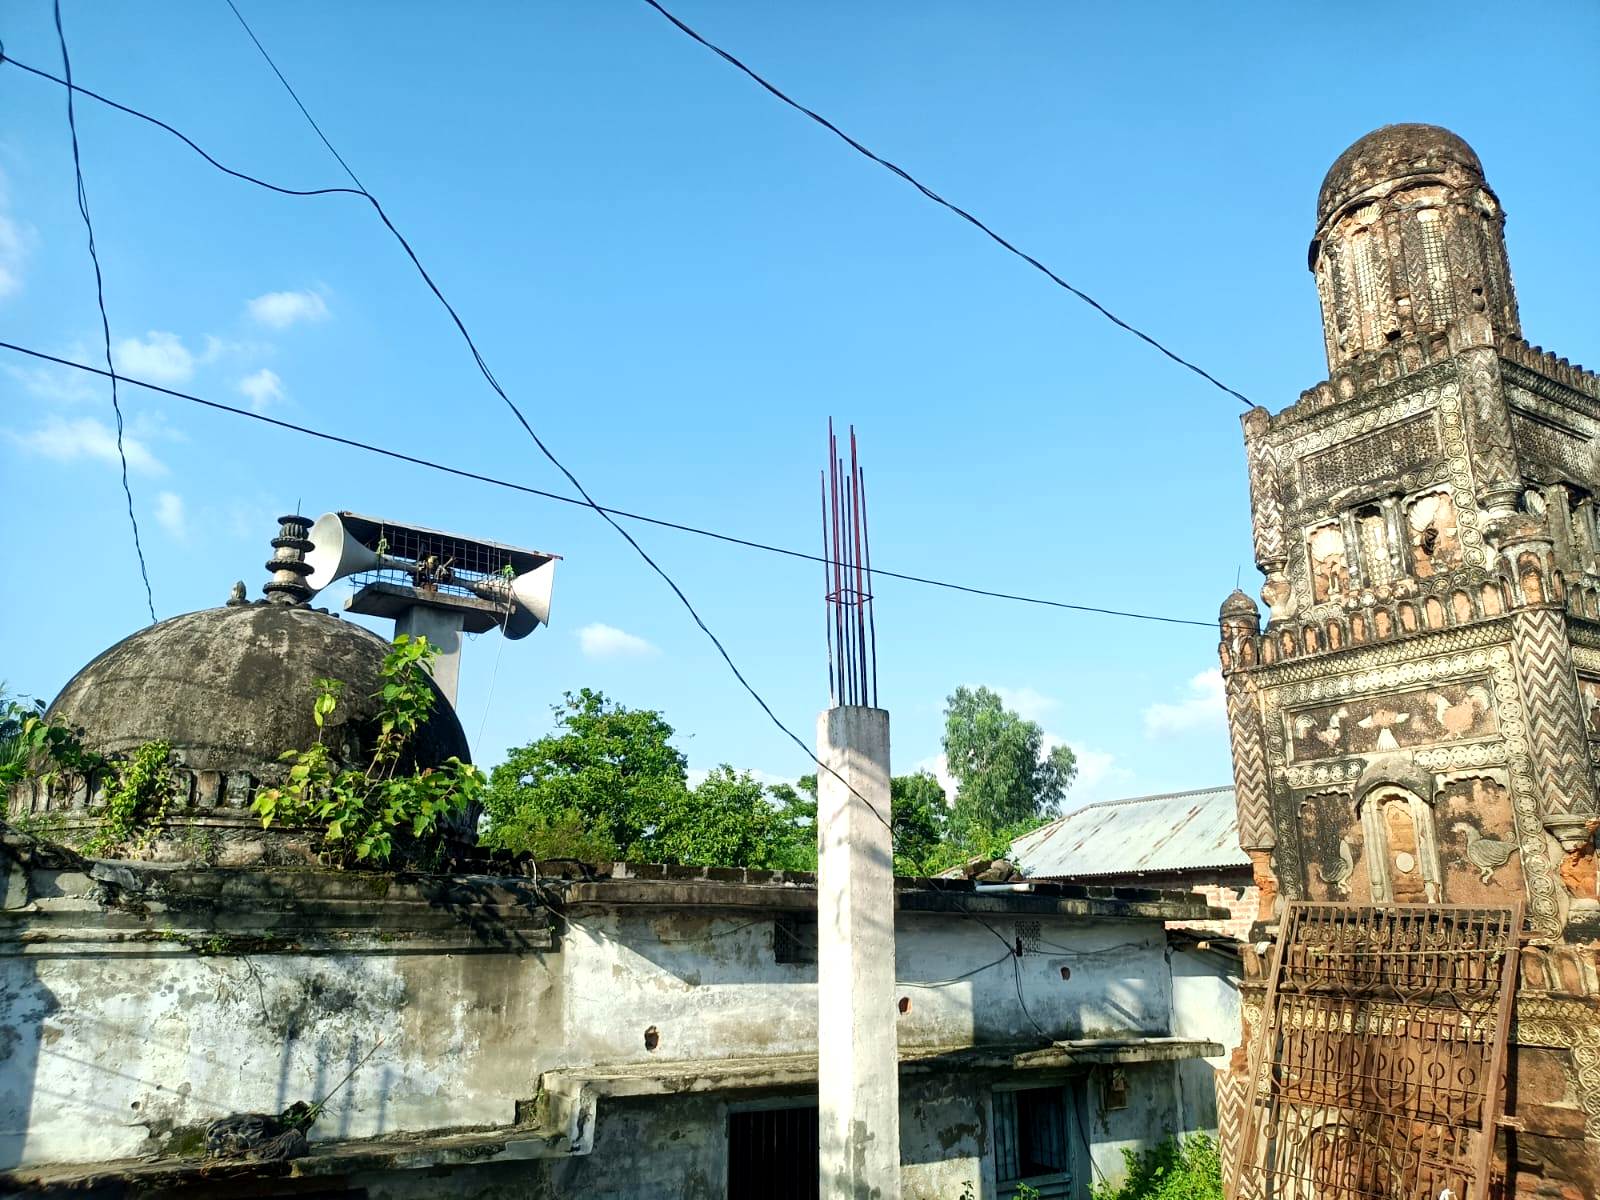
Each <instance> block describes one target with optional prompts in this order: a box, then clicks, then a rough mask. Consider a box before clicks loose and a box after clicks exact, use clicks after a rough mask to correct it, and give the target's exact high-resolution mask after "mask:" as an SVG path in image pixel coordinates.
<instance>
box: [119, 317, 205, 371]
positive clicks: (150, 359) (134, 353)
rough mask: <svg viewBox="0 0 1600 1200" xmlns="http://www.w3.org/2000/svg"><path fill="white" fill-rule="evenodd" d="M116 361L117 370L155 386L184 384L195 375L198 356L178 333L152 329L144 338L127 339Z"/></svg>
mask: <svg viewBox="0 0 1600 1200" xmlns="http://www.w3.org/2000/svg"><path fill="white" fill-rule="evenodd" d="M113 360H114V361H115V362H116V364H117V370H118V371H122V372H125V373H127V374H129V375H132V376H133V377H134V378H135V379H144V380H148V381H149V382H151V383H184V382H185V381H187V380H188V379H190V378H192V377H193V375H194V362H195V359H194V355H193V354H191V353H190V352H189V348H188V347H187V346H185V345H184V344H183V339H182V338H180V337H179V336H178V335H177V334H175V333H166V332H163V331H162V330H159V329H152V330H151V331H150V332H149V333H147V334H145V336H144V337H143V338H142V339H140V338H123V339H122V340H121V341H120V342H118V343H117V349H116V354H115V355H114V356H113Z"/></svg>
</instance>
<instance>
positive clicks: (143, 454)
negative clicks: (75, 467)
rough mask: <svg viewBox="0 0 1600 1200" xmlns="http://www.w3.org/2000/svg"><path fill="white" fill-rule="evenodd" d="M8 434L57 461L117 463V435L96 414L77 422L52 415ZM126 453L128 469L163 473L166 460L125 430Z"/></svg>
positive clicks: (17, 442) (124, 445)
mask: <svg viewBox="0 0 1600 1200" xmlns="http://www.w3.org/2000/svg"><path fill="white" fill-rule="evenodd" d="M7 436H8V437H9V438H10V439H11V440H12V441H13V442H15V443H16V444H17V445H19V446H21V447H22V448H23V449H24V450H27V451H29V452H31V453H33V454H37V455H39V456H40V457H41V458H48V459H51V460H53V461H55V462H76V461H78V460H79V459H84V458H89V459H98V460H99V461H101V462H106V463H117V462H118V459H117V435H116V433H115V432H113V430H112V429H111V427H110V426H108V425H105V424H102V423H101V422H99V421H97V420H95V419H94V418H93V417H80V418H78V419H77V420H74V421H67V420H63V419H62V418H60V417H52V418H51V419H50V420H48V421H46V422H45V423H44V424H43V425H41V426H39V428H37V429H35V430H33V431H32V432H30V433H10V432H8V433H7ZM122 448H123V452H124V453H125V454H126V455H127V458H128V469H129V470H131V471H142V472H144V473H145V474H146V475H164V474H166V471H167V468H166V465H165V464H164V463H162V462H161V461H160V460H159V459H157V458H156V456H155V455H153V454H151V453H150V450H149V448H148V447H146V446H145V444H144V443H143V442H141V441H140V440H139V439H138V438H136V437H135V436H133V434H131V433H127V432H124V434H123V437H122Z"/></svg>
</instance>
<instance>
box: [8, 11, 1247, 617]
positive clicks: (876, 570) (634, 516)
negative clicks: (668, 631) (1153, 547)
mask: <svg viewBox="0 0 1600 1200" xmlns="http://www.w3.org/2000/svg"><path fill="white" fill-rule="evenodd" d="M5 63H10V64H11V65H12V66H14V67H18V68H20V69H21V70H23V71H26V72H28V73H29V74H31V75H36V76H38V77H39V78H41V79H45V80H48V81H50V82H51V83H56V84H60V85H63V86H66V81H65V80H63V79H61V78H59V77H57V76H55V75H52V74H50V73H49V72H48V71H41V70H39V69H38V68H37V67H33V66H30V65H28V64H27V63H24V62H22V61H20V60H19V59H16V58H13V57H10V56H8V55H7V54H6V53H5V44H4V43H3V42H0V65H3V64H5ZM71 87H72V90H73V91H75V92H77V93H78V94H79V95H83V96H88V97H89V98H90V99H93V100H97V101H99V102H100V103H102V104H105V105H107V106H109V107H111V108H114V109H116V110H117V111H119V112H122V113H126V114H127V115H129V116H132V117H137V118H138V119H139V120H141V121H146V122H148V123H149V124H152V125H154V126H156V127H157V128H159V129H162V130H164V131H165V132H167V133H170V134H171V135H172V136H174V137H176V138H177V139H178V140H179V141H181V142H183V143H184V144H185V145H186V146H188V147H189V148H190V149H191V150H193V151H194V152H195V153H196V154H198V155H199V156H200V157H201V158H203V159H205V161H206V162H208V163H209V164H211V166H213V167H215V168H216V169H217V170H219V171H221V172H222V173H223V174H225V175H230V176H232V177H233V178H235V179H239V180H242V181H244V182H246V183H251V184H255V185H256V186H257V187H262V188H266V189H267V190H268V191H273V192H277V193H279V194H281V195H285V196H341V195H342V196H357V197H360V198H361V199H363V200H365V201H367V202H368V203H369V204H371V205H372V206H373V207H374V209H376V210H377V212H378V216H379V218H380V219H381V220H382V221H383V223H384V224H385V226H387V227H388V229H389V231H390V232H391V233H393V234H394V236H395V238H396V239H397V240H398V241H399V242H400V244H401V246H402V248H403V249H404V250H405V251H406V253H407V255H408V257H410V258H411V260H412V262H413V263H415V264H416V265H417V267H418V269H419V270H420V269H421V264H420V263H417V260H416V255H415V254H414V253H413V252H412V251H411V248H410V245H409V244H408V243H407V242H406V241H405V239H404V238H403V237H401V236H400V233H399V231H398V230H396V229H395V227H394V225H393V224H392V223H391V222H390V221H389V219H388V216H387V214H385V213H384V212H383V210H382V208H381V206H380V205H379V204H378V202H377V200H376V199H374V198H373V197H372V196H371V195H370V194H369V193H367V192H365V191H358V190H357V189H355V188H347V187H331V188H291V187H285V186H283V185H281V184H276V183H270V182H268V181H267V180H264V179H261V178H258V177H257V176H254V175H251V174H249V173H248V172H245V171H238V170H235V169H234V168H232V167H228V166H224V165H223V164H222V163H220V162H218V161H217V159H215V158H213V157H212V156H211V155H210V154H209V153H207V152H206V151H205V150H204V149H202V148H201V147H200V146H199V145H198V144H196V143H195V142H194V141H193V140H192V139H191V138H189V137H188V136H187V135H186V134H184V133H182V132H181V131H179V130H177V129H175V128H173V127H172V126H171V125H168V124H167V123H166V122H165V121H162V120H160V119H159V118H157V117H153V116H150V115H149V114H148V113H143V112H140V111H139V110H138V109H135V108H130V107H128V106H127V105H125V104H120V103H118V102H117V101H115V100H112V99H109V98H108V97H106V96H102V95H100V94H99V93H98V92H93V91H90V90H89V89H88V88H85V87H82V86H81V85H79V84H72V85H71ZM425 277H426V275H425ZM429 284H430V286H431V284H432V281H431V280H429ZM434 291H435V294H436V295H437V294H438V293H437V289H434ZM12 349H21V348H20V347H12ZM22 352H23V353H33V352H32V351H26V350H23V351H22ZM43 357H48V356H43ZM56 361H60V362H63V363H64V365H67V366H77V367H81V366H82V364H80V363H72V362H67V361H66V360H56ZM122 379H123V382H132V381H131V380H129V379H127V377H126V376H123V377H122ZM141 386H144V387H152V386H153V385H150V384H143V385H141ZM155 390H158V391H159V390H163V389H159V388H157V389H155ZM171 394H174V395H181V393H171ZM183 398H185V399H194V397H183ZM214 407H219V408H223V409H225V410H226V411H229V412H240V413H241V415H244V416H258V415H259V414H256V413H250V412H241V410H238V409H233V408H229V407H228V406H227V405H215V406H214ZM280 424H281V422H280ZM286 427H287V428H293V429H299V430H300V432H305V433H310V434H312V436H316V437H327V436H331V435H324V434H320V433H317V432H316V431H314V430H307V429H304V428H303V427H298V426H292V425H289V426H286ZM336 440H344V439H336ZM345 444H346V445H351V446H357V447H359V448H362V449H368V450H375V451H376V452H377V453H390V452H388V451H384V450H379V449H377V448H376V447H371V446H364V445H362V444H361V443H356V442H350V441H347V440H346V441H345ZM400 457H404V456H400ZM409 461H413V462H418V463H420V464H421V465H424V466H431V465H433V464H430V463H426V462H422V460H418V459H410V460H409ZM453 473H455V474H460V475H467V476H469V477H471V478H476V479H479V480H482V481H483V482H500V481H495V480H490V479H488V478H487V477H485V476H481V475H475V474H473V473H471V472H462V471H456V472H453ZM506 486H517V485H510V484H508V485H506ZM522 490H523V491H526V492H529V493H531V494H533V495H539V496H543V497H545V498H546V499H549V500H558V501H560V502H562V503H564V504H576V505H581V506H583V507H585V508H589V507H600V508H602V511H604V512H609V513H612V514H614V515H617V516H624V517H627V518H629V519H630V520H635V521H641V522H644V523H646V524H650V525H659V526H661V527H663V528H666V529H676V530H678V531H679V532H681V533H692V534H696V535H698V536H700V537H709V538H714V539H716V540H717V541H722V542H728V543H730V544H732V545H736V546H746V547H748V548H750V549H752V550H764V551H767V552H768V553H771V554H783V555H787V556H788V557H790V558H799V559H805V560H807V561H809V562H817V563H823V564H824V565H828V564H829V563H830V560H829V559H827V558H825V557H823V556H821V555H817V554H808V553H806V552H805V551H802V550H794V549H790V548H787V547H783V546H774V545H769V544H767V543H763V542H755V541H750V540H748V539H746V538H740V537H734V536H732V535H731V534H726V533H718V532H716V531H714V530H710V529H703V528H698V527H696V526H692V525H684V524H680V523H679V522H676V521H666V520H662V519H661V518H659V517H648V516H644V515H642V514H639V513H631V512H627V511H625V510H623V509H617V508H609V507H604V506H593V505H590V504H588V503H587V502H585V501H583V500H580V499H578V498H577V497H575V496H563V495H560V494H559V493H555V492H543V491H539V490H538V489H536V488H523V489H522ZM870 573H871V574H872V575H873V576H875V577H881V578H884V579H899V580H902V581H904V582H906V583H920V584H923V585H925V586H927V587H937V588H944V589H946V590H948V591H954V592H964V593H966V594H968V595H972V596H987V597H989V598H991V599H994V600H1010V601H1014V602H1016V603H1018V604H1035V605H1039V606H1042V607H1045V608H1059V609H1064V610H1067V611H1070V612H1083V613H1094V614H1098V615H1101V616H1108V617H1125V618H1128V619H1130V620H1135V621H1156V622H1159V623H1162V624H1167V625H1195V626H1200V627H1201V628H1205V629H1212V628H1215V626H1216V622H1215V621H1197V620H1193V619H1191V618H1188V617H1168V616H1162V615H1159V614H1155V613H1141V612H1131V611H1128V610H1126V609H1116V608H1103V607H1099V606H1096V605H1091V604H1073V603H1070V602H1068V601H1065V600H1052V599H1049V598H1046V597H1041V596H1028V595H1023V594H1020V593H1016V592H1002V591H996V590H993V589H989V588H979V587H972V586H971V585H968V584H960V583H954V582H951V581H950V580H944V579H933V578H929V577H928V576H925V575H912V574H908V573H905V572H901V571H892V570H889V569H887V568H885V567H878V566H874V567H872V568H871V571H870Z"/></svg>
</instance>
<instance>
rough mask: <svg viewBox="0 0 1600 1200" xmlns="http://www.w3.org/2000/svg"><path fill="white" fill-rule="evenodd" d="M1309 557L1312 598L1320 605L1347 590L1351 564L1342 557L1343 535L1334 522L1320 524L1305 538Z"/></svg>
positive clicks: (1343, 550)
mask: <svg viewBox="0 0 1600 1200" xmlns="http://www.w3.org/2000/svg"><path fill="white" fill-rule="evenodd" d="M1306 543H1307V551H1308V553H1309V555H1310V558H1311V598H1312V600H1313V602H1315V603H1317V604H1321V603H1322V602H1323V601H1324V600H1334V599H1337V598H1338V597H1340V596H1342V595H1344V594H1345V593H1346V592H1348V591H1349V590H1350V563H1349V559H1348V557H1347V556H1346V554H1345V546H1344V534H1343V532H1341V531H1340V529H1339V526H1338V525H1337V524H1335V523H1333V522H1330V523H1328V524H1327V525H1319V526H1317V527H1316V528H1315V529H1313V530H1312V531H1311V533H1310V535H1309V537H1308V538H1307V539H1306Z"/></svg>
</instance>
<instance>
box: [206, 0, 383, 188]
mask: <svg viewBox="0 0 1600 1200" xmlns="http://www.w3.org/2000/svg"><path fill="white" fill-rule="evenodd" d="M227 4H228V7H229V8H231V9H232V10H233V15H234V16H235V17H237V18H238V19H239V24H240V25H242V26H243V27H244V31H245V33H246V34H247V35H248V36H249V38H250V40H251V41H252V42H254V43H255V46H256V49H257V50H259V51H261V57H262V58H264V59H266V60H267V66H269V67H271V68H272V73H273V74H274V75H276V76H277V77H278V82H279V83H281V84H283V90H284V91H286V92H288V93H289V98H290V99H291V100H293V101H294V104H295V107H296V108H298V109H299V110H300V115H301V116H302V117H304V118H305V119H306V124H308V125H310V126H311V128H312V129H313V130H315V131H316V135H317V137H319V138H321V139H322V144H323V145H324V146H326V147H327V148H328V153H329V154H331V155H333V157H334V159H335V160H337V162H338V163H339V165H340V166H341V167H343V168H344V173H345V174H346V175H348V176H350V182H351V183H353V184H355V185H356V186H357V187H358V188H360V189H361V190H362V191H363V192H365V191H366V190H367V185H366V184H364V183H362V182H361V180H360V179H359V178H357V177H356V173H355V172H354V171H352V170H351V169H350V164H349V163H347V162H345V160H344V156H343V155H342V154H340V153H339V152H338V151H337V150H335V149H334V148H333V143H332V142H330V141H329V140H328V135H327V134H325V133H323V132H322V126H320V125H318V124H317V119H316V118H315V117H313V116H312V115H311V111H310V110H309V109H308V108H306V106H305V105H304V104H303V103H302V102H301V100H300V94H299V93H298V92H296V91H295V90H294V85H293V84H291V83H290V82H289V81H288V79H286V78H285V77H284V74H283V72H282V71H280V70H278V64H277V63H275V62H273V61H272V55H270V54H268V53H267V48H266V47H265V46H263V45H262V44H261V39H260V38H258V37H256V31H255V30H254V29H251V28H250V22H249V21H246V20H245V19H244V14H243V13H242V12H240V11H239V6H238V5H236V4H235V3H234V2H233V0H227Z"/></svg>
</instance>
